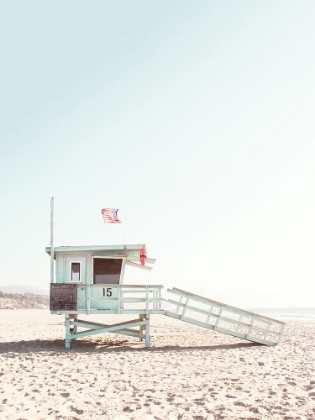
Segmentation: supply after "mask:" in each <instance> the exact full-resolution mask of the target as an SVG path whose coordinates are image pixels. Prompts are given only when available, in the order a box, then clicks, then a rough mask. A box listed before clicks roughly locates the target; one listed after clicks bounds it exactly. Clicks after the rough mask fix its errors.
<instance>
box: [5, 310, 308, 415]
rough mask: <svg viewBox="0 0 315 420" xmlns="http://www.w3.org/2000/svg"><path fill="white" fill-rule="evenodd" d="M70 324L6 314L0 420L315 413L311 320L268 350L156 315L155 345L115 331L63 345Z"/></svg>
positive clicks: (294, 325)
mask: <svg viewBox="0 0 315 420" xmlns="http://www.w3.org/2000/svg"><path fill="white" fill-rule="evenodd" d="M84 318H85V319H86V318H87V319H90V320H92V319H93V320H95V319H98V320H101V321H103V322H108V323H115V322H120V321H121V320H122V319H126V318H128V319H130V317H126V316H118V315H113V316H111V315H107V316H103V317H102V316H99V317H93V318H92V317H84ZM63 321H64V319H63V317H62V316H58V315H50V313H49V312H48V311H44V310H1V311H0V328H1V329H0V381H1V387H0V418H1V419H14V420H16V419H115V420H123V419H145V420H151V419H152V420H153V419H163V420H164V419H171V420H173V419H174V420H175V419H207V420H208V419H308V420H310V419H315V323H314V322H301V321H290V322H288V324H287V327H286V330H285V335H284V337H283V339H282V342H281V344H280V345H279V346H276V347H265V346H259V345H254V344H251V343H248V342H245V341H241V340H239V339H237V338H233V337H229V336H226V335H222V334H219V333H215V332H213V331H208V330H204V329H202V328H199V327H196V326H193V325H190V324H185V323H183V322H180V321H177V320H174V319H171V318H167V317H165V316H162V315H156V316H152V321H151V333H152V349H151V350H148V349H145V348H144V347H143V343H140V342H139V341H138V340H137V339H133V338H128V337H124V336H118V335H100V336H92V337H88V338H85V339H81V340H76V341H74V342H73V345H72V348H71V349H70V350H66V349H65V348H64V342H63V337H64V327H63Z"/></svg>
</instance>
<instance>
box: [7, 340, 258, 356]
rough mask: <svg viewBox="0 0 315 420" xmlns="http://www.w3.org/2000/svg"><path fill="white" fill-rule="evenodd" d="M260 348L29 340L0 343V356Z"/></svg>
mask: <svg viewBox="0 0 315 420" xmlns="http://www.w3.org/2000/svg"><path fill="white" fill-rule="evenodd" d="M257 346H261V344H257V343H235V344H219V345H212V346H211V345H210V346H187V347H181V346H163V347H154V346H153V347H151V348H146V347H144V344H143V343H140V342H130V341H126V340H102V341H99V342H93V341H87V340H74V341H73V342H72V344H71V349H66V348H65V345H64V340H61V339H57V340H29V341H23V340H21V341H9V342H6V343H0V354H6V353H7V354H8V353H15V354H16V353H18V354H23V353H25V354H27V353H42V352H52V353H60V352H62V353H69V352H71V353H106V352H136V351H137V352H139V351H149V352H163V353H168V352H173V351H174V352H184V351H193V350H198V351H217V350H235V349H239V348H247V347H249V348H251V347H257Z"/></svg>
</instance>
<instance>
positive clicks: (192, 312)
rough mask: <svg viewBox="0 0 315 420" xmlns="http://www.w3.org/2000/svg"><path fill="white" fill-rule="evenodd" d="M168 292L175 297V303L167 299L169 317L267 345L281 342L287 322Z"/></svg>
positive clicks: (186, 294)
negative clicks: (170, 308)
mask: <svg viewBox="0 0 315 420" xmlns="http://www.w3.org/2000/svg"><path fill="white" fill-rule="evenodd" d="M167 291H168V292H169V293H172V294H173V295H175V297H174V299H175V300H173V299H167V300H164V302H166V303H167V307H168V308H169V307H172V310H168V309H167V310H165V312H164V315H166V316H169V317H172V318H176V319H179V320H181V321H184V322H188V323H190V324H195V325H198V326H200V327H204V328H207V329H210V330H215V331H218V332H221V333H224V334H229V335H232V336H234V337H238V338H241V339H244V340H248V341H252V342H255V343H259V344H264V345H267V346H275V345H277V344H279V343H280V340H281V337H282V335H283V331H284V327H285V323H284V322H281V321H278V320H276V319H273V318H268V317H265V316H262V315H258V314H255V313H252V312H248V311H245V310H243V309H239V308H235V307H233V306H230V305H226V304H224V303H220V302H216V301H214V300H211V299H207V298H204V297H202V296H198V295H195V294H193V293H189V292H186V291H184V290H181V289H177V288H173V289H168V290H167ZM176 299H177V300H176Z"/></svg>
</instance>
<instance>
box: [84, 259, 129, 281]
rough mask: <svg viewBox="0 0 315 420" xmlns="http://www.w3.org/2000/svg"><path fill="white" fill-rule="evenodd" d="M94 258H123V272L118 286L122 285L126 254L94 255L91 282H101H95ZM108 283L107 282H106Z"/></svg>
mask: <svg viewBox="0 0 315 420" xmlns="http://www.w3.org/2000/svg"><path fill="white" fill-rule="evenodd" d="M94 258H104V259H113V260H122V266H121V272H120V278H119V282H118V284H117V285H116V286H120V285H122V284H123V279H124V274H125V264H126V257H125V256H124V255H115V256H112V255H92V261H91V263H92V279H91V284H99V283H94ZM106 284H107V283H106Z"/></svg>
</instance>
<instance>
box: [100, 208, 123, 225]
mask: <svg viewBox="0 0 315 420" xmlns="http://www.w3.org/2000/svg"><path fill="white" fill-rule="evenodd" d="M118 212H119V209H102V210H101V213H102V216H103V219H104V222H105V223H121V221H120V220H119V218H118Z"/></svg>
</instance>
